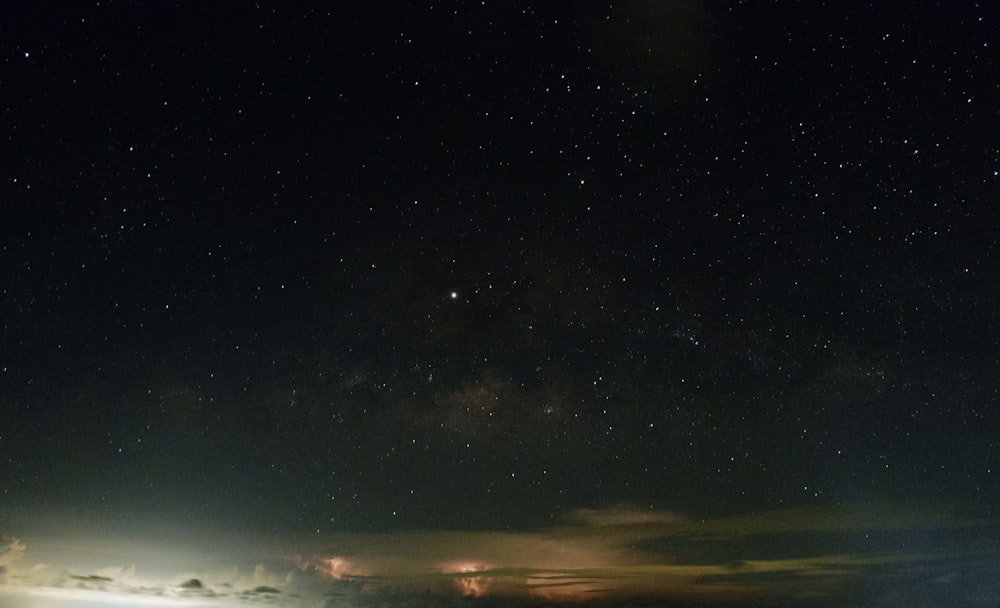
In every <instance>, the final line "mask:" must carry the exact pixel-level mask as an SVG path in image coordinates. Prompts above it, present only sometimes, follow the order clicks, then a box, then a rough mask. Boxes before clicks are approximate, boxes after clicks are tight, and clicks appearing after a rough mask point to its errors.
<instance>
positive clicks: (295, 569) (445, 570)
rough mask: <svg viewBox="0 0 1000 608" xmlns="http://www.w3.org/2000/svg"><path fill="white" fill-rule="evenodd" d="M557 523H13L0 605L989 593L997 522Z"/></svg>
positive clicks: (666, 515) (877, 515)
mask: <svg viewBox="0 0 1000 608" xmlns="http://www.w3.org/2000/svg"><path fill="white" fill-rule="evenodd" d="M565 522H566V523H565V524H564V525H561V526H557V527H553V528H550V529H545V530H538V531H530V532H518V533H513V532H511V533H507V532H496V531H440V530H439V531H433V530H427V531H407V532H395V533H386V534H374V533H372V534H356V533H344V534H334V535H325V536H311V537H306V538H291V537H278V538H261V537H253V538H250V537H247V538H238V537H225V538H222V537H220V538H216V539H207V538H206V539H204V541H205V542H204V543H203V544H202V545H201V546H197V547H196V546H191V547H187V548H186V549H185V548H183V547H165V546H160V547H158V546H156V545H155V543H143V542H141V541H140V542H135V541H126V540H121V539H110V538H97V539H86V538H74V539H52V538H46V537H44V536H37V537H32V536H29V535H28V534H26V535H25V537H24V538H25V539H26V540H25V541H20V540H14V539H8V540H6V541H5V542H4V544H3V546H2V547H0V566H2V567H3V569H4V570H3V573H2V576H0V608H13V607H14V606H17V607H18V608H33V607H34V606H46V607H51V606H60V607H63V606H78V605H86V604H84V603H82V602H86V601H93V600H96V599H100V601H102V602H111V601H122V602H125V603H127V604H131V605H139V604H160V605H178V606H222V607H224V606H241V605H274V606H291V607H306V606H309V607H320V606H323V607H327V606H329V607H333V606H338V607H348V606H359V607H367V606H393V605H398V606H408V605H413V604H414V602H416V603H419V604H420V605H422V606H434V605H440V606H448V605H452V603H453V602H455V601H457V600H458V599H459V598H465V601H466V604H467V605H472V604H468V602H474V601H478V600H477V598H479V600H482V601H487V600H488V601H489V602H491V603H493V604H495V603H497V602H500V603H503V602H510V603H511V604H512V605H513V604H525V603H532V602H539V603H541V602H553V601H555V602H566V603H569V602H572V603H589V604H595V605H598V604H603V603H610V602H619V601H623V600H627V599H636V600H642V599H643V598H646V599H649V598H656V599H661V600H666V601H673V602H686V601H702V600H711V601H713V602H716V603H721V604H723V605H724V604H725V603H727V602H729V603H740V602H746V601H769V602H770V601H794V602H797V603H798V604H803V605H810V604H816V605H822V604H828V603H830V602H836V601H841V600H851V601H855V600H858V599H859V598H861V599H865V600H866V601H867V600H872V599H873V598H874V599H876V600H879V601H881V599H885V600H886V601H888V599H887V598H889V595H890V591H891V590H896V591H893V592H895V593H897V594H902V595H901V596H900V597H904V596H905V597H907V598H911V599H913V598H916V599H920V598H923V600H928V598H930V599H933V598H935V597H937V596H939V595H942V596H947V597H948V599H949V601H950V602H952V605H961V606H964V605H969V606H972V605H977V603H978V604H981V603H982V601H984V598H986V600H988V601H997V600H1000V589H998V588H997V585H996V584H992V586H991V583H989V582H988V581H990V580H991V578H990V577H989V576H988V575H987V573H989V572H995V571H996V569H997V568H998V567H1000V559H998V558H997V557H996V556H997V555H1000V551H998V548H1000V545H998V540H997V531H998V524H997V522H996V521H994V520H991V519H982V518H975V517H971V516H969V515H967V514H963V513H960V512H957V511H954V510H948V509H941V508H934V509H931V508H924V509H919V508H913V507H907V506H903V505H892V504H884V503H883V504H874V505H872V504H868V505H852V506H841V507H836V508H818V509H799V510H788V511H776V512H766V513H754V514H746V515H742V516H735V517H726V518H716V519H699V518H693V517H685V516H682V515H679V514H676V513H670V512H664V511H651V510H647V509H637V508H634V507H630V506H627V505H619V506H615V507H611V508H605V509H587V510H578V511H574V512H572V513H570V514H569V515H568V516H567V518H566V520H565ZM115 558H118V561H117V562H116V561H115ZM178 566H179V567H178ZM878 581H886V582H887V583H888V584H889V586H887V587H882V586H879V585H878V584H877V583H878ZM902 583H905V584H902ZM880 598H881V599H880ZM897 599H898V598H897ZM923 600H922V601H923ZM956 602H957V604H956Z"/></svg>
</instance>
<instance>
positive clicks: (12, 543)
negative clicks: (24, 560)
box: [0, 538, 26, 571]
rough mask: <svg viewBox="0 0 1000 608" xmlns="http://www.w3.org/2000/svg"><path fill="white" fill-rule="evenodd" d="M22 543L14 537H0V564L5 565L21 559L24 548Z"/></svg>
mask: <svg viewBox="0 0 1000 608" xmlns="http://www.w3.org/2000/svg"><path fill="white" fill-rule="evenodd" d="M25 548H26V547H25V546H24V543H22V542H21V541H20V540H18V539H16V538H7V539H0V566H2V567H4V569H5V571H6V567H7V566H9V565H10V564H12V563H14V562H15V561H17V560H19V559H21V556H23V555H24V550H25Z"/></svg>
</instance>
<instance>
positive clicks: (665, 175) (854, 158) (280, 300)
mask: <svg viewBox="0 0 1000 608" xmlns="http://www.w3.org/2000/svg"><path fill="white" fill-rule="evenodd" d="M998 35H1000V24H998V15H997V12H996V11H995V10H994V9H992V8H990V5H989V3H975V2H929V1H928V2H873V3H870V4H866V3H847V4H843V3H839V2H838V3H819V2H751V3H742V2H723V3H709V2H695V1H693V0H691V1H688V0H677V1H672V2H670V1H664V2H653V1H632V2H622V3H564V2H536V3H528V2H484V3H479V2H475V3H472V2H469V3H448V2H445V3H437V2H405V3H404V2H367V3H353V4H350V5H349V6H346V5H345V6H340V5H339V4H337V3H333V4H330V5H329V6H327V5H325V4H322V3H315V4H311V3H302V2H275V3H267V2H263V3H236V2H184V3H159V2H141V3H140V2H107V1H103V2H78V3H55V4H50V3H44V2H43V3H31V2H21V3H7V4H5V6H4V8H3V9H2V12H0V40H2V42H0V51H2V57H0V134H2V138H3V144H2V146H0V315H2V319H0V320H2V327H0V412H2V420H3V423H2V426H0V456H2V460H0V516H3V517H6V518H7V519H8V520H9V521H21V520H24V518H25V517H27V518H28V521H33V520H32V519H31V518H32V517H35V516H39V517H42V516H49V517H51V518H58V519H62V520H63V521H66V520H67V518H70V519H72V518H81V521H83V520H85V521H88V522H91V525H92V526H96V528H99V529H101V530H116V531H123V533H126V532H127V533H132V534H140V533H142V531H143V530H146V529H149V528H150V527H157V528H164V527H165V528H166V529H171V528H198V529H205V530H222V529H225V530H230V531H234V530H235V531H253V532H254V533H260V534H276V535H283V534H302V535H306V534H313V535H316V534H326V533H330V534H338V533H352V534H353V533H387V532H394V531H404V530H418V529H420V530H424V529H435V530H479V531H490V530H493V531H518V530H538V529H543V528H546V527H548V526H553V525H556V524H558V523H559V522H562V521H565V518H566V517H567V514H569V513H573V512H575V511H576V510H578V509H606V508H612V507H614V508H626V507H621V505H628V508H629V509H636V510H648V511H649V512H651V513H653V512H656V513H659V512H664V511H670V512H678V513H685V514H688V515H690V516H692V517H696V518H697V517H729V516H734V515H737V514H741V513H748V512H767V511H772V510H780V509H788V508H802V509H822V508H836V507H837V506H838V505H843V504H855V503H859V502H861V503H870V502H873V501H894V504H904V505H919V506H926V505H931V504H933V505H937V504H942V503H948V504H952V505H959V506H961V507H962V508H968V509H978V510H980V511H981V512H984V513H986V514H987V515H990V516H992V515H994V514H995V511H994V510H993V509H994V508H993V507H992V506H991V505H994V504H995V503H997V501H998V500H1000V463H998V461H997V456H998V454H1000V433H998V429H1000V413H998V412H1000V410H998V400H1000V393H998V387H1000V382H998V379H997V378H998V371H1000V314H998V306H1000V301H998V299H1000V288H998V279H1000V245H998V242H997V238H998V237H997V226H998V225H1000V224H998V222H1000V207H998V201H997V197H998V193H1000V173H998V172H1000V76H998V74H1000V56H998V53H1000V42H998V41H1000V36H998ZM616 505H618V506H619V507H615V506H616ZM630 512H631V511H630ZM5 513H6V515H3V514H5ZM17 514H20V515H17ZM25 514H30V517H28V515H25ZM3 517H0V531H3V530H2V527H3V526H4V520H3ZM18 518H20V519H18ZM8 527H9V526H8ZM6 533H10V532H6ZM22 534H23V532H22ZM15 536H16V534H15Z"/></svg>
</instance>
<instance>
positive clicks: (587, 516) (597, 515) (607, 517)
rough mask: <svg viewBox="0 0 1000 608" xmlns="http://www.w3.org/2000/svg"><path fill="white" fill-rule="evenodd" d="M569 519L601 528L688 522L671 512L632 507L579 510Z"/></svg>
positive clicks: (571, 513) (619, 506)
mask: <svg viewBox="0 0 1000 608" xmlns="http://www.w3.org/2000/svg"><path fill="white" fill-rule="evenodd" d="M568 519H569V520H570V521H571V522H574V523H579V524H582V525H587V526H599V527H604V526H636V525H643V524H674V523H683V522H686V521H687V518H685V517H684V516H683V515H680V514H678V513H674V512H671V511H654V510H651V509H638V508H636V507H633V506H630V505H618V506H615V507H609V508H604V509H577V510H575V511H572V512H570V514H569V518H568Z"/></svg>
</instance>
